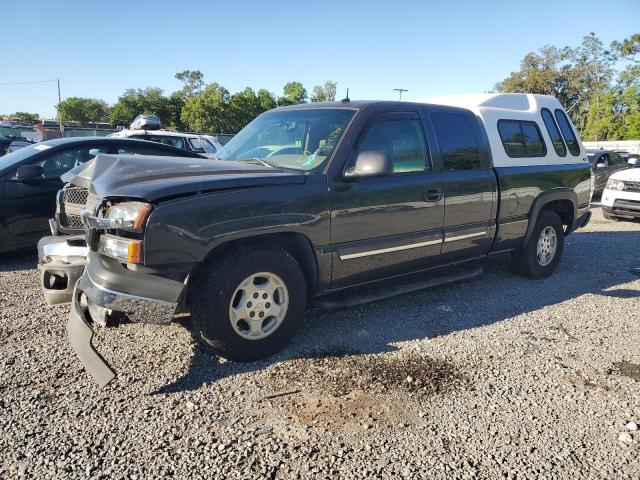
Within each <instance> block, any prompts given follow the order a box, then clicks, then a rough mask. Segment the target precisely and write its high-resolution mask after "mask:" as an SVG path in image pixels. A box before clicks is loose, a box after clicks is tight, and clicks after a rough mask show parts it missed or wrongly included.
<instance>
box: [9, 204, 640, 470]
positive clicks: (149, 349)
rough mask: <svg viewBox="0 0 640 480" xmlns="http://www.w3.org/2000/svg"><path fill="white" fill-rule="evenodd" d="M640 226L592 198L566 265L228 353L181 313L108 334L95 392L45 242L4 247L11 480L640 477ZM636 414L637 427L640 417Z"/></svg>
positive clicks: (495, 274)
mask: <svg viewBox="0 0 640 480" xmlns="http://www.w3.org/2000/svg"><path fill="white" fill-rule="evenodd" d="M639 247H640V223H628V222H619V223H615V222H608V221H605V220H603V218H602V216H601V214H600V212H599V210H595V211H594V219H593V220H592V223H591V224H590V225H589V227H588V228H586V229H584V230H582V231H580V232H579V233H577V234H575V235H573V236H571V237H569V239H568V242H567V247H566V250H565V255H564V258H563V260H562V262H561V264H560V267H559V270H558V271H557V272H556V274H555V275H554V276H552V277H551V278H549V279H547V280H543V281H531V280H526V279H523V278H520V277H518V276H516V275H515V274H514V273H513V272H512V271H511V269H510V267H509V263H508V261H507V259H494V260H493V261H492V262H491V263H490V264H488V265H487V267H486V268H487V272H486V273H485V275H484V276H483V277H481V279H480V280H476V281H473V282H469V283H466V284H460V285H455V286H451V287H441V288H438V289H434V290H431V291H424V292H420V293H416V294H411V295H405V296H402V297H396V298H393V299H390V300H386V301H383V302H378V303H375V304H371V305H368V306H364V307H360V308H354V309H347V310H342V311H338V312H330V313H321V312H310V314H309V316H308V321H307V323H306V325H305V327H304V328H303V330H302V332H301V333H300V334H299V335H298V336H297V337H296V338H295V339H294V341H293V343H292V344H291V345H290V346H289V347H288V348H286V349H285V350H284V351H283V352H281V353H280V354H278V355H276V356H275V357H273V358H270V359H267V360H265V361H261V362H256V363H251V364H236V363H232V362H225V361H223V360H219V359H217V358H215V357H213V356H211V355H210V354H209V353H207V352H206V351H204V350H202V349H201V348H200V347H198V346H197V344H196V343H195V342H194V341H193V340H192V337H191V335H190V331H189V319H188V317H187V318H184V319H181V321H180V322H177V323H174V324H173V325H172V326H171V327H158V326H151V325H133V324H124V325H121V326H120V327H119V328H110V329H106V330H103V331H102V332H101V333H100V334H99V338H98V340H97V343H98V344H99V348H100V350H101V352H102V353H103V354H104V355H105V356H106V357H107V358H109V359H110V360H111V361H112V363H113V364H114V366H115V367H116V369H117V371H118V372H119V377H118V379H117V380H116V382H115V383H114V384H112V385H110V386H108V387H107V388H105V389H102V390H101V389H99V388H98V387H96V386H95V385H94V384H93V383H92V381H91V379H90V378H89V376H88V375H87V374H86V373H85V372H84V370H83V369H82V368H81V366H80V364H79V362H78V361H77V360H76V358H75V357H74V355H73V354H72V352H71V350H70V348H69V347H68V345H67V341H66V335H65V322H66V315H67V307H54V308H51V307H47V306H46V305H45V304H44V301H43V299H42V296H41V294H40V292H39V290H38V283H37V282H38V275H37V271H36V270H35V268H34V266H35V260H36V259H35V257H34V256H33V255H31V254H20V255H13V256H3V257H0V306H1V308H2V310H1V312H0V338H1V339H2V342H1V343H0V411H1V415H0V452H2V453H1V454H0V478H23V477H24V478H80V477H82V478H87V477H90V478H132V479H133V478H159V477H160V476H175V477H180V478H279V479H290V478H365V477H366V478H401V477H405V478H473V477H479V478H498V477H499V478H505V477H506V478H535V477H544V478H553V477H555V478H600V477H607V478H638V477H639V476H640V460H639V455H640V432H639V431H638V427H637V425H638V424H640V348H638V347H639V341H640V308H638V307H639V297H640V279H638V278H637V277H634V276H632V275H631V274H630V273H629V272H628V269H629V268H630V267H633V266H640V249H639ZM634 427H635V428H634Z"/></svg>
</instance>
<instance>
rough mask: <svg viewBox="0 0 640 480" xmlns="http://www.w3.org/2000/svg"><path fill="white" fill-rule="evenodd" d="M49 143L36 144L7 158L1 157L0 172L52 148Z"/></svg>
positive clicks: (10, 154)
mask: <svg viewBox="0 0 640 480" xmlns="http://www.w3.org/2000/svg"><path fill="white" fill-rule="evenodd" d="M47 143H48V142H40V143H34V144H33V145H29V146H28V147H23V148H20V149H18V150H16V151H15V152H11V153H7V154H6V155H5V156H3V157H0V170H4V169H5V168H8V167H11V166H12V165H15V164H16V163H18V162H21V161H22V160H24V159H26V158H29V157H30V156H31V155H35V154H36V153H40V152H42V151H43V150H47V149H49V148H51V145H48V144H47Z"/></svg>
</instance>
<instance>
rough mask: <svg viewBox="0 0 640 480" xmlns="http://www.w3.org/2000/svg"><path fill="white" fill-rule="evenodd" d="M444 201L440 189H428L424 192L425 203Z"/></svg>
mask: <svg viewBox="0 0 640 480" xmlns="http://www.w3.org/2000/svg"><path fill="white" fill-rule="evenodd" d="M440 199H442V190H440V189H439V188H427V189H426V190H425V191H424V201H425V202H439V201H440Z"/></svg>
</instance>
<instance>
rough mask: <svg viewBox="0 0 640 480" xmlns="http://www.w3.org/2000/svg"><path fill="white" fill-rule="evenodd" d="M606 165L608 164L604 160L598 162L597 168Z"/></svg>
mask: <svg viewBox="0 0 640 480" xmlns="http://www.w3.org/2000/svg"><path fill="white" fill-rule="evenodd" d="M606 166H607V164H606V163H604V162H599V163H596V168H604V167H606Z"/></svg>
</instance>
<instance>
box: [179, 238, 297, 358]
mask: <svg viewBox="0 0 640 480" xmlns="http://www.w3.org/2000/svg"><path fill="white" fill-rule="evenodd" d="M210 266H211V269H209V270H208V271H206V272H202V273H201V274H200V275H198V276H197V277H196V278H194V281H196V282H199V283H197V284H195V285H193V286H192V287H191V288H193V289H194V290H193V297H192V298H193V309H192V318H193V324H194V328H195V330H196V333H197V335H198V337H199V338H200V339H201V340H202V341H203V342H204V343H205V344H206V345H207V346H209V347H211V348H213V349H214V350H215V351H216V353H218V354H220V355H222V356H224V357H227V358H230V359H232V360H239V361H252V360H257V359H259V358H264V357H266V356H269V355H271V354H272V353H275V352H276V351H278V350H280V349H281V348H282V347H283V346H284V345H286V344H287V342H288V341H289V340H290V339H291V337H292V336H293V335H294V334H295V332H296V331H297V329H298V328H299V326H300V325H301V324H302V321H303V319H304V309H305V306H306V303H307V287H306V281H305V278H304V275H303V273H302V270H301V268H300V266H299V265H298V262H297V261H296V260H295V258H293V256H291V254H289V253H288V252H287V251H286V250H284V249H281V248H278V247H272V246H264V247H258V246H256V247H253V246H252V247H242V248H239V249H237V250H235V251H233V252H231V253H230V254H228V255H226V256H225V257H224V258H222V259H221V260H220V259H219V260H217V261H215V262H213V263H212V264H210ZM205 268H206V267H205Z"/></svg>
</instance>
